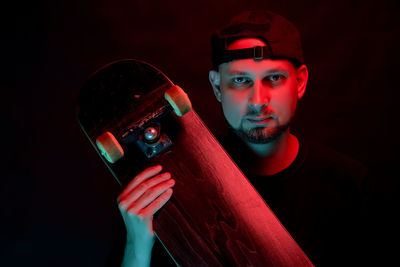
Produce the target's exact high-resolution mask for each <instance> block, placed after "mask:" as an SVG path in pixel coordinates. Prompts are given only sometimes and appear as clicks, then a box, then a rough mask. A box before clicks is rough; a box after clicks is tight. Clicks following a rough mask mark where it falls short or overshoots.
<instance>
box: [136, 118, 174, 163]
mask: <svg viewBox="0 0 400 267" xmlns="http://www.w3.org/2000/svg"><path fill="white" fill-rule="evenodd" d="M136 144H137V145H138V147H139V148H140V150H142V152H143V153H144V154H145V155H146V157H147V158H153V157H154V156H156V155H158V154H159V153H161V152H162V151H164V150H165V149H166V148H168V147H169V146H171V144H172V141H171V139H170V138H169V137H168V136H167V135H166V134H164V133H162V132H161V127H160V126H159V125H153V126H149V127H147V128H146V129H145V130H144V131H143V132H142V133H141V134H140V135H139V136H138V140H137V141H136Z"/></svg>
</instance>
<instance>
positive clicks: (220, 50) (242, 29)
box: [211, 11, 304, 70]
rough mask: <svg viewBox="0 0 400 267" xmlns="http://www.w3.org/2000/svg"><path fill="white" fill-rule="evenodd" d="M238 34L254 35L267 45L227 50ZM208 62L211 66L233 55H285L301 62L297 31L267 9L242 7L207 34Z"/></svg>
mask: <svg viewBox="0 0 400 267" xmlns="http://www.w3.org/2000/svg"><path fill="white" fill-rule="evenodd" d="M242 38H258V39H260V40H262V41H264V42H265V43H266V45H267V46H255V47H252V48H246V49H234V50H228V46H229V44H231V43H232V42H234V41H235V40H238V39H242ZM211 50H212V51H211V53H212V64H213V68H214V69H215V70H218V66H219V65H220V64H222V63H225V62H230V61H232V60H236V59H246V58H253V59H254V60H256V61H257V60H262V59H267V58H271V59H274V58H275V59H282V58H284V59H288V60H292V61H296V62H299V63H300V64H303V63H304V62H303V61H304V60H303V51H302V48H301V39H300V34H299V32H298V30H297V28H296V26H294V25H293V24H292V23H291V22H290V21H288V20H287V19H286V18H284V17H282V16H280V15H278V14H275V13H273V12H271V11H244V12H242V13H240V14H239V15H237V16H235V17H234V18H232V19H231V21H230V23H229V24H228V25H226V26H225V27H223V28H222V29H220V30H218V31H217V32H216V33H215V34H213V35H212V36H211Z"/></svg>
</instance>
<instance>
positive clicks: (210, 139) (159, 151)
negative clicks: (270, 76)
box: [77, 59, 313, 266]
mask: <svg viewBox="0 0 400 267" xmlns="http://www.w3.org/2000/svg"><path fill="white" fill-rule="evenodd" d="M77 118H78V121H79V124H80V126H81V128H82V130H83V132H84V134H85V135H86V137H87V138H88V139H89V141H90V143H91V144H92V145H93V148H94V149H95V150H96V151H97V153H98V154H99V156H100V158H101V159H102V160H103V162H104V163H105V165H106V166H107V167H108V169H109V171H110V173H111V174H112V176H113V177H114V178H115V180H116V181H117V182H118V183H119V184H120V185H121V186H122V187H124V186H126V185H127V184H128V183H129V182H130V181H131V179H132V178H133V177H134V176H135V175H136V174H138V173H139V172H141V171H142V170H143V169H145V168H146V167H149V166H154V165H157V164H160V165H162V166H163V167H164V170H165V171H168V172H170V173H171V174H172V176H173V178H174V180H175V181H176V183H175V186H174V194H173V195H172V197H171V199H170V200H169V201H168V202H167V204H166V205H165V206H164V207H163V208H162V209H161V210H160V211H158V213H157V214H156V215H155V217H154V232H155V234H156V236H157V238H158V239H159V240H160V241H161V243H162V244H163V246H164V247H165V249H166V250H167V251H168V253H169V255H170V256H171V257H172V259H173V260H174V262H175V263H176V264H177V265H178V266H313V265H312V263H311V262H310V261H309V259H308V258H307V256H306V255H305V254H304V252H303V251H302V250H301V248H300V247H299V246H298V245H297V243H296V242H295V241H294V240H293V238H292V237H291V236H290V234H289V233H288V232H287V231H286V229H285V228H284V227H283V226H282V224H281V223H280V222H279V220H278V219H277V218H276V217H275V215H274V214H273V212H272V211H271V210H270V209H269V207H268V206H267V204H266V203H265V202H264V200H263V199H262V198H261V197H260V196H259V194H258V193H257V191H256V190H255V189H254V188H253V187H252V185H251V184H250V182H249V181H248V180H247V178H246V177H245V176H244V175H243V173H242V172H241V171H240V169H239V168H238V167H237V166H236V165H235V163H234V162H233V161H232V159H231V158H230V157H229V155H228V154H227V153H226V152H225V150H224V149H223V148H222V146H221V145H220V144H219V143H218V141H217V140H216V138H215V137H214V136H213V135H212V134H211V132H210V131H209V130H208V128H207V127H206V126H205V124H204V123H203V122H202V120H201V119H200V117H199V116H198V115H197V114H196V112H195V111H194V110H193V109H192V107H191V104H190V100H189V98H188V96H187V95H186V93H185V92H184V91H183V90H182V89H181V88H180V87H178V86H176V85H174V84H173V83H172V82H171V81H170V80H169V79H168V77H167V76H165V75H164V74H163V73H162V72H161V71H160V70H158V69H157V68H155V67H154V66H152V65H150V64H148V63H145V62H142V61H139V60H133V59H126V60H119V61H116V62H113V63H110V64H108V65H107V66H105V67H103V68H101V69H99V70H98V71H96V72H95V73H94V74H92V76H91V77H89V79H88V80H87V81H86V82H85V84H84V85H83V87H82V88H81V90H80V92H79V96H78V102H77Z"/></svg>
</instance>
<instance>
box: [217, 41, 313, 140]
mask: <svg viewBox="0 0 400 267" xmlns="http://www.w3.org/2000/svg"><path fill="white" fill-rule="evenodd" d="M239 48H240V47H239ZM242 48H243V47H242ZM246 48H247V47H246ZM235 49H237V48H235ZM304 73H305V74H307V69H306V67H305V66H304V65H303V66H302V67H300V68H299V69H296V68H295V67H294V65H293V64H292V63H290V62H289V61H287V60H271V59H264V60H261V61H255V60H253V59H241V60H235V61H231V62H228V63H224V64H221V65H220V68H219V72H214V74H212V73H211V72H210V81H211V83H212V84H213V87H214V92H215V94H216V96H217V99H218V100H219V101H220V102H221V104H222V109H223V113H224V116H225V118H226V120H227V121H228V123H229V125H230V126H231V127H232V128H233V129H234V130H235V131H236V132H237V133H238V135H239V136H241V137H242V138H243V139H244V140H245V141H247V142H251V143H269V142H271V141H273V140H276V139H277V138H278V137H279V136H281V134H282V133H284V132H285V131H286V130H287V129H288V127H289V123H290V121H291V119H292V117H293V116H294V114H295V111H296V106H297V100H298V99H300V98H301V97H302V95H303V93H304V89H305V83H306V80H307V77H304V76H307V75H305V74H304ZM212 75H214V78H215V79H214V80H213V79H212V77H211V76H212ZM304 78H305V82H304ZM213 81H214V82H213Z"/></svg>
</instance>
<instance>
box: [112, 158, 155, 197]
mask: <svg viewBox="0 0 400 267" xmlns="http://www.w3.org/2000/svg"><path fill="white" fill-rule="evenodd" d="M161 170H162V166H161V165H157V166H153V167H149V168H146V169H145V170H144V171H142V172H141V173H139V174H138V175H136V176H135V177H134V178H133V179H132V181H131V182H130V183H129V184H128V185H127V186H126V187H125V188H124V190H123V191H122V192H121V194H120V196H125V195H126V194H129V192H130V191H131V190H132V189H133V188H135V187H136V186H137V185H138V184H140V183H141V182H143V181H144V180H147V179H149V178H151V177H153V176H155V175H157V174H158V173H160V172H161ZM118 199H120V197H118Z"/></svg>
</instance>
